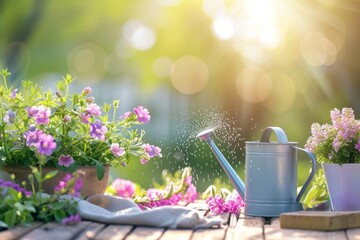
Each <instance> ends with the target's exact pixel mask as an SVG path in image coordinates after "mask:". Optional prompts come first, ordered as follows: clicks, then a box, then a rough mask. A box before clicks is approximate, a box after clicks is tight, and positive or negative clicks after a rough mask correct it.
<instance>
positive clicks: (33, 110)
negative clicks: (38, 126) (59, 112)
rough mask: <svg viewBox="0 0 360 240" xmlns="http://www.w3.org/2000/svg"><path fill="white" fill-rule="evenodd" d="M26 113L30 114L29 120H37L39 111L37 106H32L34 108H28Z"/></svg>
mask: <svg viewBox="0 0 360 240" xmlns="http://www.w3.org/2000/svg"><path fill="white" fill-rule="evenodd" d="M26 111H27V113H28V117H29V118H35V117H36V115H37V113H38V111H39V110H38V108H37V107H36V106H32V107H27V108H26Z"/></svg>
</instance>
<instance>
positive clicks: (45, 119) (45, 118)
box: [36, 105, 51, 124]
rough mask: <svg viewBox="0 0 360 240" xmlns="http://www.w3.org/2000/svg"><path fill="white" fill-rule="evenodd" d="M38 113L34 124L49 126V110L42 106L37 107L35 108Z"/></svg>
mask: <svg viewBox="0 0 360 240" xmlns="http://www.w3.org/2000/svg"><path fill="white" fill-rule="evenodd" d="M37 110H38V112H37V114H36V123H37V124H49V117H50V114H51V112H50V109H48V108H46V107H44V106H42V105H41V106H39V107H38V108H37Z"/></svg>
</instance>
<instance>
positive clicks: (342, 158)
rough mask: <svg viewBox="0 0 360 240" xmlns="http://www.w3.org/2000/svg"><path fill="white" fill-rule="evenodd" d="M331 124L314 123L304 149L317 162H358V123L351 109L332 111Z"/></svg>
mask: <svg viewBox="0 0 360 240" xmlns="http://www.w3.org/2000/svg"><path fill="white" fill-rule="evenodd" d="M330 117H331V122H332V124H323V125H320V124H319V123H314V124H312V126H311V133H312V135H311V136H310V137H309V138H308V140H307V142H306V145H305V148H306V149H308V150H309V151H311V152H313V153H314V154H315V155H316V156H317V158H318V159H319V161H321V162H332V163H339V164H342V163H358V162H360V121H359V120H357V119H355V115H354V111H353V109H351V108H343V109H342V110H341V111H340V110H339V109H336V108H335V109H333V110H332V111H331V112H330Z"/></svg>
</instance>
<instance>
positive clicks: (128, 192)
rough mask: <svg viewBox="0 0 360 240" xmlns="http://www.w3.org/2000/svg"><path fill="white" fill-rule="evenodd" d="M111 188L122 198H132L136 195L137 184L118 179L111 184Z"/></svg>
mask: <svg viewBox="0 0 360 240" xmlns="http://www.w3.org/2000/svg"><path fill="white" fill-rule="evenodd" d="M111 186H112V187H113V188H114V189H115V190H116V192H117V195H118V196H120V197H125V198H131V197H132V196H133V194H134V193H135V184H134V183H133V182H131V181H130V180H125V179H121V178H117V179H115V180H114V181H113V182H112V183H111Z"/></svg>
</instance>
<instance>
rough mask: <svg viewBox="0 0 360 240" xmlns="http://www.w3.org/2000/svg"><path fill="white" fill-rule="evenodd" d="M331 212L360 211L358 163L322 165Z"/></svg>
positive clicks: (359, 170) (359, 167)
mask: <svg viewBox="0 0 360 240" xmlns="http://www.w3.org/2000/svg"><path fill="white" fill-rule="evenodd" d="M322 168H323V170H324V175H325V178H326V184H327V189H328V192H329V196H330V201H331V207H332V209H333V211H356V210H360V163H346V164H341V165H340V164H335V163H322Z"/></svg>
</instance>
